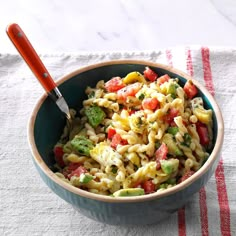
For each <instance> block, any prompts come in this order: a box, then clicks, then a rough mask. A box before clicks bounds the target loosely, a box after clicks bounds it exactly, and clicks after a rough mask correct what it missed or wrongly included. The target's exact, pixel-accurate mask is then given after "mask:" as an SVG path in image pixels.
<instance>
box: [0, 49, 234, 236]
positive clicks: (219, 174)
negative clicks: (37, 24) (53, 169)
mask: <svg viewBox="0 0 236 236" xmlns="http://www.w3.org/2000/svg"><path fill="white" fill-rule="evenodd" d="M41 58H42V60H43V62H44V64H45V65H46V67H47V68H48V70H49V72H50V73H51V75H52V77H53V78H55V80H57V79H58V78H60V77H62V76H63V75H65V74H67V73H69V72H71V71H73V70H76V69H78V68H80V67H82V66H86V65H90V64H94V63H97V62H102V61H108V60H115V59H138V60H149V61H154V62H158V63H163V64H168V65H170V66H173V67H175V68H178V69H180V70H182V71H185V72H187V73H189V74H190V75H191V76H193V77H194V78H195V79H196V80H198V81H200V82H201V83H202V84H204V85H205V86H206V88H207V89H208V90H209V91H210V92H211V93H212V95H213V96H214V97H215V99H216V101H217V102H218V104H219V106H220V108H221V110H222V113H223V118H224V122H225V138H224V145H223V150H222V157H221V160H220V162H219V164H218V167H217V170H216V172H215V174H214V175H213V176H212V178H211V179H210V181H209V182H208V183H207V185H206V186H205V187H204V188H202V189H201V190H200V192H199V193H197V194H195V195H194V196H193V198H192V199H191V200H190V201H189V202H188V203H187V204H186V206H185V207H184V208H183V209H180V210H179V211H178V212H176V213H174V214H173V215H172V216H171V217H170V218H169V219H167V220H165V221H162V222H160V223H158V224H155V225H148V226H111V225H106V224H102V223H99V222H95V221H93V220H90V219H88V218H86V217H85V216H83V215H82V214H80V213H79V212H78V211H76V210H74V209H73V207H72V206H70V205H69V204H67V203H66V202H64V201H63V200H62V199H60V198H59V197H58V196H56V195H55V194H54V193H53V192H51V191H50V190H49V189H48V187H47V186H46V185H45V184H44V183H43V181H42V180H41V179H40V176H39V175H38V173H37V171H36V169H35V167H34V165H33V162H32V159H31V155H30V152H29V148H28V144H27V122H28V118H29V114H30V112H31V111H32V109H33V107H34V104H35V103H36V101H37V99H38V98H39V97H40V96H41V94H42V93H43V89H42V88H41V86H40V84H39V83H38V81H37V80H36V79H35V78H34V75H33V74H32V72H31V71H30V69H29V68H28V67H27V65H26V64H25V62H24V61H23V60H22V59H21V57H20V56H18V55H10V54H2V55H1V54H0V78H1V79H0V121H1V123H0V126H1V135H0V166H1V171H0V235H84V236H85V235H95V236H96V235H180V236H184V235H236V225H235V224H234V222H236V194H235V187H236V171H235V168H236V158H235V153H234V150H235V146H236V135H235V132H236V119H235V117H236V106H235V102H236V80H235V77H236V63H235V62H236V49H231V48H207V47H200V46H194V47H176V48H170V49H166V50H160V51H152V52H151V51H146V52H103V53H99V52H98V53H83V54H60V55H41Z"/></svg>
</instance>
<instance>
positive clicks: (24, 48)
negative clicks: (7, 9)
mask: <svg viewBox="0 0 236 236" xmlns="http://www.w3.org/2000/svg"><path fill="white" fill-rule="evenodd" d="M6 32H7V35H8V37H9V38H10V40H11V41H12V43H13V44H14V46H15V47H16V49H17V50H18V52H19V53H20V55H21V56H22V58H23V59H24V60H25V62H26V63H27V64H28V66H29V68H30V69H31V70H32V72H33V73H34V75H35V76H36V78H37V79H38V81H39V82H40V83H41V85H42V86H43V88H44V89H45V91H46V92H47V93H48V95H49V96H50V97H51V98H52V100H53V101H54V102H55V103H56V104H57V106H58V107H59V109H60V110H61V111H62V112H63V113H64V114H65V115H66V118H67V119H68V121H69V123H71V122H72V121H71V115H70V112H69V107H68V105H67V103H66V101H65V99H64V97H63V96H62V94H61V92H60V91H59V89H58V87H57V85H56V83H55V82H54V81H53V79H52V77H51V75H50V74H49V72H48V71H47V69H46V67H45V66H44V64H43V62H42V61H41V59H40V58H39V56H38V54H37V53H36V51H35V49H34V48H33V46H32V45H31V43H30V41H29V40H28V38H27V37H26V35H25V33H24V32H23V30H22V29H21V28H20V26H19V25H18V24H15V23H13V24H10V25H8V26H7V29H6Z"/></svg>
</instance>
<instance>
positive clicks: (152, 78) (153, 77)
mask: <svg viewBox="0 0 236 236" xmlns="http://www.w3.org/2000/svg"><path fill="white" fill-rule="evenodd" d="M143 75H144V77H145V78H146V79H148V80H150V81H151V82H153V81H155V80H156V79H157V77H158V75H157V73H156V72H154V71H153V70H152V69H150V68H149V67H146V68H145V71H144V72H143Z"/></svg>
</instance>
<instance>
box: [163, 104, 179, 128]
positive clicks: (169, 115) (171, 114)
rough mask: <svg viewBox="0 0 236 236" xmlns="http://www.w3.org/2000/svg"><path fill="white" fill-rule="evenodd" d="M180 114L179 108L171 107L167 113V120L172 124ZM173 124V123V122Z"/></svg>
mask: <svg viewBox="0 0 236 236" xmlns="http://www.w3.org/2000/svg"><path fill="white" fill-rule="evenodd" d="M178 114H179V110H177V109H175V108H170V109H169V111H168V113H167V114H166V116H165V121H166V122H167V123H168V124H172V123H173V122H174V118H175V117H176V116H178ZM172 125H173V124H172Z"/></svg>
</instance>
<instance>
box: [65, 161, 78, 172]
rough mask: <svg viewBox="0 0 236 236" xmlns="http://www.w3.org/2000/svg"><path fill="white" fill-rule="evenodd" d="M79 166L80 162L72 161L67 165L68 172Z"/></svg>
mask: <svg viewBox="0 0 236 236" xmlns="http://www.w3.org/2000/svg"><path fill="white" fill-rule="evenodd" d="M80 166H81V163H73V162H71V163H70V164H69V165H68V167H67V170H68V171H69V172H72V171H74V170H76V169H77V168H78V167H80Z"/></svg>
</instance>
